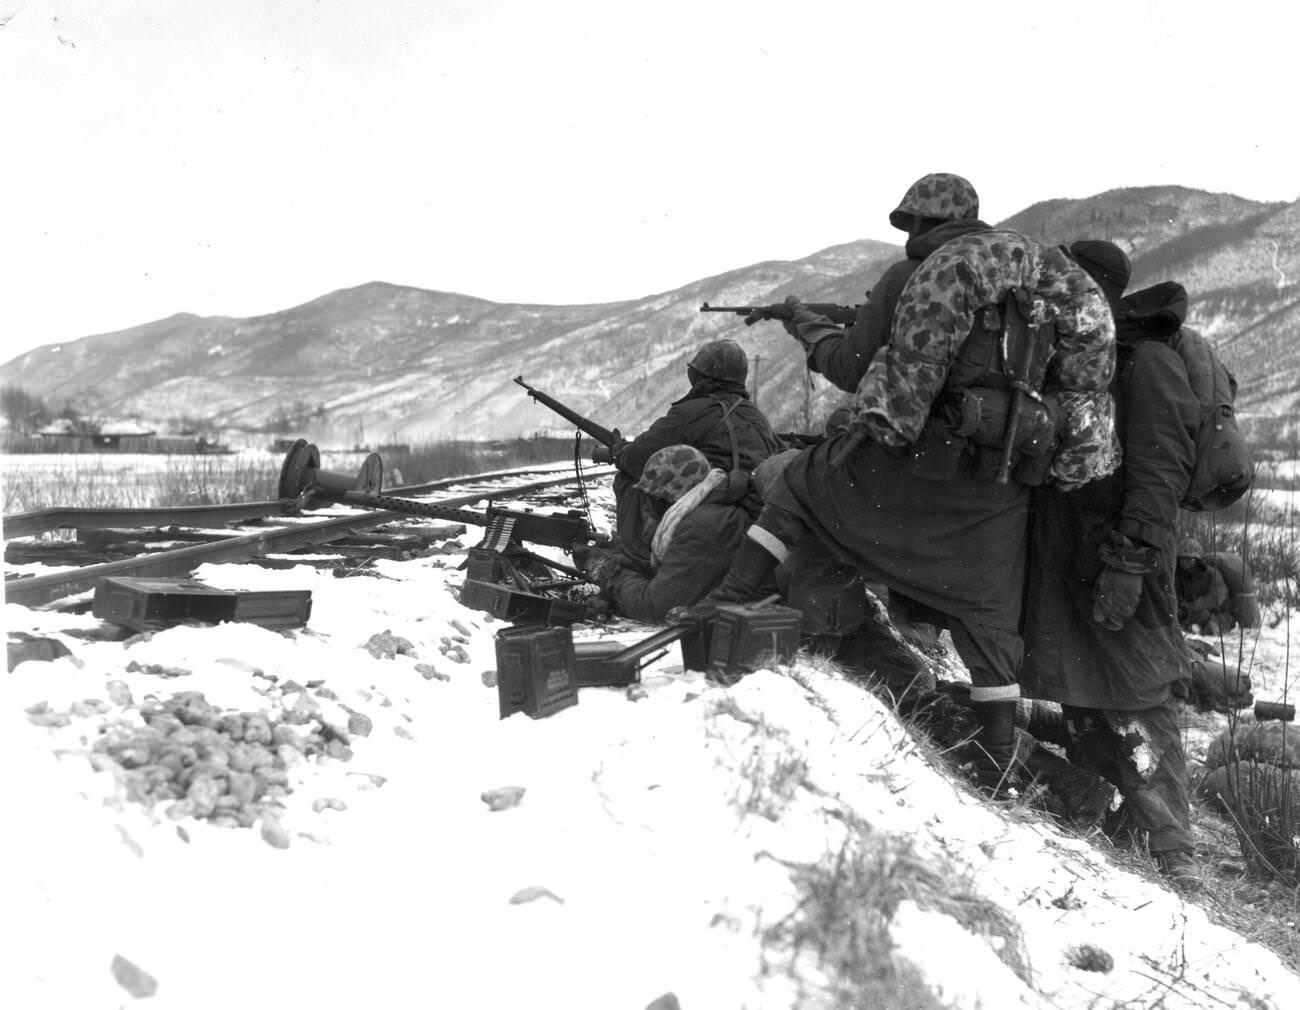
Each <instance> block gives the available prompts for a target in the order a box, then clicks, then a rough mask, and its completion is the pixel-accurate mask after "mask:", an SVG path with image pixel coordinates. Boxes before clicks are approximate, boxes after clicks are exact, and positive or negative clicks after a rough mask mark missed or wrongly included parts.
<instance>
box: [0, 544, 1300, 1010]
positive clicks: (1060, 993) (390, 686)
mask: <svg viewBox="0 0 1300 1010" xmlns="http://www.w3.org/2000/svg"><path fill="white" fill-rule="evenodd" d="M463 540H464V542H465V543H466V544H468V543H472V542H473V540H474V531H471V533H470V535H469V537H467V538H463ZM462 558H463V555H461V554H459V553H454V552H453V553H448V554H444V555H434V556H430V557H424V558H419V559H416V560H410V561H402V562H397V561H377V562H376V563H375V564H374V565H373V569H372V572H371V575H369V576H357V577H351V578H337V577H334V576H333V575H332V574H331V573H330V572H329V571H328V570H327V569H326V570H318V569H316V568H314V567H312V566H309V565H306V564H303V565H299V566H297V567H292V568H287V569H279V570H266V569H262V568H259V567H256V566H252V565H212V566H205V567H203V568H201V569H199V570H198V571H197V573H196V575H197V577H198V578H200V579H202V580H204V581H206V582H209V583H212V584H214V585H217V586H220V587H224V588H232V589H234V588H246V589H265V588H278V589H309V590H310V591H311V593H312V598H313V610H312V616H311V620H310V623H309V625H308V626H307V627H306V628H305V629H303V630H300V631H294V632H288V633H283V634H281V633H276V632H272V631H268V630H265V629H262V628H258V627H254V626H251V625H236V624H224V625H220V626H217V627H215V628H196V627H176V628H172V629H168V630H166V631H162V632H158V633H155V634H153V635H152V636H137V637H135V638H133V639H129V640H127V641H125V642H121V641H111V640H107V639H106V638H105V636H104V635H102V634H101V633H100V632H102V630H103V628H102V626H101V625H100V623H99V622H98V621H97V620H95V619H94V618H92V617H91V616H89V615H88V614H80V615H79V614H72V613H60V612H54V611H45V612H38V611H34V610H29V609H27V608H22V607H18V606H15V605H9V606H7V607H6V608H5V614H4V616H5V623H6V626H7V628H8V629H9V630H10V631H27V632H31V633H39V634H42V635H46V636H50V637H54V638H57V639H58V640H59V641H61V642H63V643H64V644H65V645H66V646H67V647H68V648H69V649H70V651H71V655H69V656H65V657H63V658H60V659H58V660H55V661H52V662H26V663H23V664H20V665H19V666H18V667H16V668H15V669H14V670H13V672H12V673H11V675H9V676H8V677H6V678H4V680H3V681H0V685H2V686H0V719H3V721H4V724H3V727H0V740H3V753H4V761H5V764H4V766H5V768H6V769H8V770H9V772H10V775H9V779H10V783H11V785H10V790H11V792H10V795H9V806H8V818H7V830H6V832H5V835H6V851H7V853H8V859H7V866H8V868H9V872H8V873H7V874H5V877H4V881H5V882H4V884H3V894H2V895H0V900H2V901H3V905H4V907H5V909H6V921H7V923H8V926H9V928H8V930H7V934H8V935H7V942H6V944H5V957H4V958H3V961H2V962H0V1003H3V1005H5V1006H10V1007H22V1008H30V1010H37V1008H71V1007H76V1008H80V1010H101V1008H102V1010H108V1008H118V1007H122V1006H126V1005H133V1004H134V1002H135V1000H134V999H133V998H132V997H135V998H137V999H147V1003H144V1004H142V1005H147V1006H150V1007H154V1008H157V1010H173V1008H174V1010H198V1008H207V1007H212V1008H218V1007H220V1008H230V1007H277V1008H280V1010H296V1008H304V1010H305V1008H312V1010H326V1008H333V1007H350V1008H358V1007H376V1008H377V1007H392V1008H397V1007H447V1008H453V1007H454V1008H457V1010H472V1008H482V1010H500V1008H516V1007H518V1008H523V1007H527V1008H531V1010H542V1008H554V1010H577V1008H591V1010H643V1008H651V1007H652V1008H654V1010H671V1008H680V1010H741V1008H745V1010H758V1008H790V1007H810V1008H811V1007H819V1008H820V1007H838V1006H860V1007H878V1006H879V1007H909V1008H910V1007H921V1008H931V1007H933V1008H939V1007H970V1008H974V1007H979V1006H983V1007H987V1008H998V1010H1002V1008H1010V1007H1042V1008H1080V1010H1082V1008H1084V1007H1100V1006H1104V1007H1112V1006H1115V1007H1118V1006H1125V1007H1156V1006H1159V1007H1163V1008H1166V1010H1175V1008H1191V1007H1209V1006H1214V1007H1237V1006H1242V1007H1247V1006H1248V1007H1255V1008H1265V1007H1268V1008H1275V1010H1285V1008H1293V1007H1297V1006H1300V978H1298V977H1297V976H1296V975H1294V974H1293V973H1292V972H1291V971H1289V970H1288V969H1287V968H1286V967H1285V966H1284V964H1283V963H1282V962H1281V961H1280V960H1279V959H1278V957H1277V956H1275V955H1274V954H1273V953H1271V952H1270V951H1268V950H1266V949H1264V948H1263V947H1260V946H1258V945H1255V944H1253V943H1250V942H1248V941H1246V940H1245V939H1243V938H1242V937H1241V936H1239V935H1237V934H1235V933H1232V932H1230V931H1228V930H1226V929H1224V928H1222V927H1220V926H1217V925H1213V924H1212V923H1211V922H1210V921H1209V919H1208V918H1207V915H1206V913H1205V911H1203V909H1202V908H1201V907H1199V906H1198V904H1196V900H1195V899H1190V900H1187V901H1184V899H1183V898H1181V897H1180V896H1179V895H1178V894H1177V893H1175V892H1174V891H1172V890H1169V889H1168V888H1166V887H1165V886H1163V885H1162V884H1161V883H1159V882H1156V881H1155V880H1154V878H1149V877H1144V876H1139V875H1136V874H1134V873H1131V872H1128V871H1126V870H1123V869H1121V868H1120V867H1119V866H1118V865H1117V864H1116V863H1114V862H1113V861H1112V860H1111V859H1110V858H1109V856H1108V855H1107V853H1106V852H1105V851H1103V849H1101V848H1099V847H1098V846H1097V845H1096V844H1094V843H1093V842H1090V841H1088V840H1085V839H1081V838H1078V837H1073V836H1071V835H1068V834H1066V833H1064V832H1063V831H1061V830H1059V829H1058V828H1056V827H1055V826H1053V825H1052V824H1051V823H1050V822H1048V821H1045V820H1043V819H1041V818H1040V817H1038V816H1037V815H1033V814H1031V813H1029V812H1026V811H1023V810H1019V809H1011V810H1008V809H1006V808H1004V807H999V806H996V805H993V804H990V803H988V802H986V801H983V800H981V799H979V798H977V797H976V796H975V795H973V794H972V793H971V792H970V791H969V790H968V789H967V787H966V786H965V785H964V784H961V783H958V782H955V781H954V780H953V778H952V777H951V775H950V773H949V772H948V771H946V769H945V768H944V766H943V765H942V762H940V761H938V760H937V759H936V758H935V757H933V756H932V755H930V754H929V753H928V752H927V750H926V749H925V748H924V747H922V746H920V745H918V744H917V743H916V742H915V741H914V740H913V739H912V738H911V737H910V736H909V735H908V733H907V731H906V730H905V729H904V728H903V727H902V726H901V724H900V723H899V722H898V720H897V719H896V717H895V715H894V713H893V712H892V710H891V709H890V708H889V707H887V706H885V705H884V704H882V703H881V702H880V701H879V700H877V698H876V697H874V696H873V695H871V694H869V693H868V692H866V691H864V690H863V689H862V688H861V687H859V686H857V685H855V684H853V683H851V682H849V681H847V680H845V679H844V678H843V677H842V676H840V675H839V674H838V672H837V671H836V670H835V669H834V668H833V667H830V666H828V665H826V664H825V663H822V662H821V661H817V660H813V659H810V658H801V659H800V660H799V661H798V662H796V663H795V664H793V665H791V666H788V667H787V666H780V667H778V668H776V669H772V670H766V671H760V672H758V673H755V674H752V675H750V676H749V677H747V678H745V679H743V680H742V681H741V682H740V683H738V684H737V685H735V686H733V687H730V688H727V687H721V686H718V685H715V684H711V683H709V682H708V681H706V680H705V679H704V677H703V675H702V674H700V673H697V672H691V671H684V670H683V669H682V668H681V661H680V655H679V654H678V653H677V652H676V651H675V650H674V651H671V652H670V653H669V654H668V655H666V656H664V657H663V658H662V659H660V660H658V661H657V662H656V663H655V664H654V665H653V666H652V667H651V668H649V669H648V670H647V671H646V673H645V676H644V679H643V683H642V684H641V685H640V686H638V687H633V688H629V689H626V690H623V689H612V688H587V689H583V690H582V691H581V692H580V699H579V703H578V704H577V705H576V706H574V707H570V708H567V709H565V710H563V711H561V712H559V713H557V714H555V715H553V716H551V717H549V718H546V719H539V720H532V719H529V718H528V717H526V716H525V715H522V714H516V715H512V716H510V717H509V718H507V719H504V720H501V719H499V718H498V699H497V690H496V688H495V687H494V686H493V685H494V683H495V654H494V641H493V635H494V632H496V631H497V630H499V629H500V628H502V627H503V625H502V624H501V623H500V622H498V621H495V620H494V619H492V618H490V617H487V616H486V615H484V614H483V613H480V612H478V611H473V610H467V609H465V608H463V607H462V606H461V605H460V604H459V603H458V602H457V598H456V590H457V588H458V586H459V584H460V581H461V579H462V573H461V572H460V571H458V570H457V565H458V564H459V563H460V561H461V560H462ZM1290 626H1291V622H1283V623H1282V624H1280V625H1279V627H1278V628H1274V629H1266V630H1265V631H1264V632H1262V633H1261V634H1260V637H1259V640H1258V642H1257V643H1252V647H1253V649H1254V654H1255V667H1256V672H1255V677H1256V687H1257V692H1258V693H1259V694H1260V696H1261V697H1274V696H1276V695H1275V693H1273V692H1271V690H1270V689H1271V688H1274V687H1276V683H1270V681H1271V680H1272V679H1274V678H1280V677H1281V676H1282V671H1283V670H1284V669H1285V657H1286V654H1287V649H1288V646H1289V647H1290V648H1293V649H1294V648H1297V647H1300V631H1298V632H1297V633H1296V635H1297V640H1296V641H1294V642H1291V643H1288V642H1287V641H1286V634H1287V633H1288V629H1289V628H1290ZM643 633H645V632H641V631H624V632H621V633H620V634H621V635H622V636H623V637H625V638H626V639H627V640H629V641H632V640H635V639H636V638H637V637H639V635H640V634H643ZM583 634H587V635H597V634H600V632H598V631H596V630H594V629H587V630H586V631H584V632H583ZM181 692H200V693H201V694H202V699H196V698H195V696H194V695H186V696H180V693H181ZM178 696H179V697H178ZM182 709H184V713H185V714H186V719H189V720H191V721H189V722H187V721H186V720H185V719H182V720H180V722H176V723H172V724H171V725H170V728H171V737H170V740H169V742H167V743H166V746H165V747H163V751H162V752H161V753H162V757H161V758H160V756H159V754H160V752H159V750H158V746H159V737H160V734H161V732H162V731H161V730H160V727H162V726H164V723H165V721H164V720H160V719H159V718H158V713H159V712H160V711H166V712H169V713H172V714H178V713H181V711H182ZM259 714H261V715H264V716H265V720H264V724H265V726H266V734H265V741H266V744H265V746H263V747H262V748H261V749H260V750H258V749H257V748H255V747H254V746H253V745H254V736H255V734H254V732H253V727H254V725H255V724H256V725H257V726H258V727H259V733H260V727H261V726H262V725H263V722H260V721H258V720H259V719H260V718H261V716H260V715H259ZM146 715H149V716H150V719H152V721H147V720H146ZM223 718H224V719H225V720H226V721H224V722H223V721H221V719H223ZM231 720H233V722H232V721H231ZM182 724H183V725H182ZM214 725H215V726H217V727H222V729H221V731H220V732H219V731H218V730H216V729H213V726H214ZM234 725H238V727H239V731H238V733H237V734H235V735H236V736H238V737H239V738H240V739H241V740H242V743H241V745H240V747H236V746H235V744H234V743H232V742H231V736H230V734H231V733H233V732H234V731H233V730H231V729H230V727H231V726H234ZM205 727H206V728H205ZM151 733H152V736H151V735H150V734H151ZM222 733H225V736H224V737H223V736H222ZM177 734H179V735H177ZM219 738H220V740H221V741H223V742H222V743H221V745H220V746H217V745H216V744H215V743H214V741H217V740H218V739H219ZM151 741H152V742H151ZM150 746H152V747H153V751H151V752H149V753H147V754H144V755H142V754H141V753H140V751H139V748H140V747H144V748H145V750H146V751H149V747H150ZM167 747H173V748H184V747H190V748H193V754H191V755H189V756H188V757H177V758H176V759H177V760H190V761H195V760H197V761H201V762H202V761H207V762H210V763H211V765H212V777H214V778H221V777H227V778H230V779H231V781H233V780H234V775H235V772H236V771H237V768H236V765H237V759H236V754H239V755H241V756H242V758H241V759H248V758H249V755H250V754H253V753H254V751H256V753H258V754H261V755H262V757H261V758H258V759H256V760H252V761H251V765H252V771H251V772H249V773H247V774H249V778H245V779H240V781H241V782H242V783H244V785H245V786H247V787H248V790H249V791H248V792H247V793H246V794H245V795H244V796H243V797H242V798H241V799H236V800H230V799H219V798H217V797H216V793H214V792H212V791H211V790H210V789H206V788H197V789H196V788H195V787H193V786H191V788H190V791H189V795H188V796H187V797H186V799H184V800H179V801H177V800H160V801H158V802H156V803H154V804H153V805H152V806H151V807H150V806H148V805H146V804H143V803H141V802H138V801H137V800H136V799H134V798H133V797H140V796H144V795H147V794H148V792H149V790H150V789H151V788H153V787H154V786H156V785H157V784H158V778H157V775H158V774H164V773H158V772H156V771H153V772H151V771H149V769H156V768H158V767H160V766H161V767H165V765H166V761H165V760H163V758H166V757H167V753H168V752H167V750H166V748H167ZM205 747H206V748H208V749H207V750H206V751H205V749H204V748H205ZM177 753H179V752H177ZM132 755H134V757H133V756H132ZM155 762H156V763H155ZM223 768H224V769H225V771H224V772H222V771H221V769H223ZM97 769H98V770H97ZM132 769H134V770H132ZM150 775H153V776H154V778H152V779H151V778H150ZM15 792H16V795H15ZM233 792H234V790H231V793H227V794H226V795H227V796H230V795H231V794H232V793H233ZM259 793H260V797H259ZM277 794H278V795H277ZM222 811H225V812H224V813H223V812H222ZM205 814H206V815H207V816H203V815H205ZM196 815H200V816H196ZM241 825H245V826H241Z"/></svg>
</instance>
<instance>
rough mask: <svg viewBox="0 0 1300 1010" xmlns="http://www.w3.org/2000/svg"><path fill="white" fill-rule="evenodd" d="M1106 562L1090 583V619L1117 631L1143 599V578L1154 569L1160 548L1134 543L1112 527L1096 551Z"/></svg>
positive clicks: (1135, 610)
mask: <svg viewBox="0 0 1300 1010" xmlns="http://www.w3.org/2000/svg"><path fill="white" fill-rule="evenodd" d="M1098 553H1099V554H1100V556H1101V562H1102V564H1103V565H1104V566H1105V567H1104V568H1102V570H1101V574H1100V575H1098V576H1097V581H1096V583H1094V584H1093V587H1092V619H1093V620H1094V621H1096V622H1097V623H1098V624H1100V625H1102V626H1103V627H1105V628H1107V629H1109V630H1110V631H1119V630H1120V628H1122V627H1124V622H1125V621H1127V620H1128V619H1129V618H1130V617H1132V616H1133V615H1134V614H1135V613H1136V612H1137V608H1138V603H1139V601H1141V599H1142V579H1143V577H1144V576H1145V575H1146V574H1147V573H1148V572H1152V571H1155V568H1156V565H1157V563H1158V562H1159V558H1160V555H1159V552H1158V551H1157V550H1156V549H1155V548H1154V547H1149V546H1146V545H1143V544H1138V543H1134V542H1133V541H1132V540H1130V539H1129V538H1128V537H1126V536H1124V534H1122V533H1120V532H1119V531H1118V530H1111V532H1110V535H1109V536H1108V537H1107V539H1106V542H1105V543H1104V544H1102V545H1101V550H1100V551H1099V552H1098Z"/></svg>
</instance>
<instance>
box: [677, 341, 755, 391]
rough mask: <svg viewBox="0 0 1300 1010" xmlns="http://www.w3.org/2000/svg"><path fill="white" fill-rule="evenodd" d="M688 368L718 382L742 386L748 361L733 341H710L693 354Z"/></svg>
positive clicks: (747, 372) (746, 374)
mask: <svg viewBox="0 0 1300 1010" xmlns="http://www.w3.org/2000/svg"><path fill="white" fill-rule="evenodd" d="M690 367H691V368H693V369H695V371H697V372H699V373H700V374H701V375H706V376H708V377H709V378H710V379H717V380H718V381H719V382H739V383H742V384H743V383H744V381H745V378H746V377H747V376H748V375H749V359H748V358H746V357H745V352H744V351H742V350H741V349H740V345H739V344H738V343H736V342H735V341H734V340H710V341H709V342H708V343H707V344H705V345H704V346H703V347H701V348H700V349H699V350H698V351H696V352H695V357H693V358H691V360H690Z"/></svg>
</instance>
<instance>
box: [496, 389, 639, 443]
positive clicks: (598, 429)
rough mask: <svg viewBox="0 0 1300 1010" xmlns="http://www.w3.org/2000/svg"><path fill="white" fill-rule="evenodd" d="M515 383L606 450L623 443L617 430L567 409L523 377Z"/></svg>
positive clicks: (569, 408) (570, 408)
mask: <svg viewBox="0 0 1300 1010" xmlns="http://www.w3.org/2000/svg"><path fill="white" fill-rule="evenodd" d="M515 382H517V383H518V384H519V385H521V386H523V387H524V389H525V390H527V391H528V395H529V396H531V397H532V398H533V399H534V400H536V401H537V402H538V403H540V404H541V405H542V406H544V407H550V408H551V410H553V411H555V412H556V413H557V414H559V415H560V416H561V417H562V418H564V419H565V420H566V421H569V422H570V423H572V424H573V425H574V427H576V428H577V429H578V430H579V431H582V432H585V433H586V434H588V435H590V436H591V437H592V438H594V439H595V440H596V441H597V442H599V443H600V444H601V445H603V446H605V448H607V449H613V448H614V447H615V446H617V445H618V444H619V443H620V442H622V441H623V436H622V435H620V434H619V431H618V429H617V428H613V429H610V428H604V427H602V426H601V425H599V424H597V423H596V422H595V421H593V420H591V419H590V418H588V417H585V416H583V415H582V414H579V413H578V412H577V411H576V410H574V409H573V408H572V407H566V406H565V405H564V404H562V403H561V402H560V401H559V400H557V399H555V397H553V396H548V395H547V394H546V393H543V392H542V391H541V390H540V389H534V388H533V387H532V386H530V385H528V383H526V382H525V381H524V377H523V376H522V375H516V376H515Z"/></svg>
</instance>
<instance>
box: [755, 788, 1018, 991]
mask: <svg viewBox="0 0 1300 1010" xmlns="http://www.w3.org/2000/svg"><path fill="white" fill-rule="evenodd" d="M842 819H843V821H844V826H845V834H844V840H843V843H842V844H841V846H840V847H839V850H838V851H836V852H833V853H830V854H828V855H827V856H826V858H824V859H823V860H822V861H820V862H818V863H815V864H812V865H791V866H789V869H790V871H791V877H792V879H793V881H794V883H795V885H796V887H797V889H798V893H799V896H800V897H799V901H798V904H797V905H796V907H795V909H794V910H793V911H792V912H791V913H790V914H789V915H787V916H786V917H785V918H784V919H782V920H781V921H780V922H778V923H776V924H775V925H773V926H771V927H769V928H768V930H767V932H766V935H765V937H764V941H765V943H766V944H767V945H768V946H769V948H776V949H780V950H783V951H788V953H789V956H790V958H791V960H792V961H793V960H795V959H797V958H799V957H800V956H801V955H805V954H811V955H812V956H813V957H815V958H816V961H817V964H818V966H819V967H820V969H821V970H822V972H824V973H825V976H826V978H827V979H828V982H829V985H830V989H831V993H832V999H833V1000H834V1002H833V1003H832V1004H831V1005H833V1006H835V1007H841V1008H845V1010H848V1008H857V1007H872V1008H877V1007H879V1008H882V1010H932V1008H934V1010H938V1008H943V1007H946V1006H947V1004H946V1003H943V1002H942V1001H940V1000H939V999H938V998H937V997H936V996H935V995H934V994H933V993H932V992H931V991H930V990H929V989H928V988H927V986H926V985H925V983H924V981H923V979H921V978H920V977H919V976H918V974H917V972H916V971H915V969H914V968H912V967H911V966H910V965H907V964H906V963H900V962H899V961H897V960H896V959H895V958H893V957H892V956H891V953H890V951H891V949H892V946H893V944H892V941H891V939H890V934H889V924H890V920H891V919H892V917H893V915H894V913H895V912H896V911H897V909H898V907H899V905H900V903H901V902H903V901H904V900H910V901H913V902H915V903H916V904H917V905H918V906H919V907H921V908H922V909H925V910H927V911H934V912H938V913H941V914H944V915H947V916H949V917H951V918H952V919H954V920H955V921H956V922H957V923H959V924H960V925H961V926H963V927H964V928H965V929H966V930H967V931H969V932H971V933H972V934H974V935H976V936H983V937H985V938H988V939H991V940H992V941H993V942H992V943H991V944H990V946H991V947H992V948H993V949H995V950H996V951H997V952H998V957H999V958H1000V959H1001V960H1002V961H1003V963H1004V964H1006V965H1007V967H1009V968H1010V969H1011V970H1012V971H1013V972H1015V974H1016V975H1017V976H1019V977H1020V978H1021V979H1022V980H1023V981H1025V982H1026V983H1027V984H1028V983H1029V982H1030V971H1029V966H1028V963H1027V961H1026V958H1025V953H1024V943H1023V939H1022V937H1021V936H1020V932H1019V928H1018V926H1017V925H1016V923H1015V920H1014V919H1013V918H1012V917H1011V916H1010V915H1009V914H1008V913H1006V912H1004V911H1003V910H1002V909H1001V908H999V907H998V906H997V905H995V904H993V903H992V902H990V901H988V900H987V899H985V898H982V897H980V896H979V895H978V894H976V893H975V891H974V890H973V889H971V887H970V886H969V883H968V882H967V881H966V880H965V878H964V877H963V875H962V874H960V873H958V872H957V871H956V869H955V867H953V866H951V865H947V864H945V862H944V861H943V860H942V859H940V858H936V857H933V856H926V855H922V854H921V853H918V852H917V851H916V850H915V848H914V847H913V844H912V842H911V840H910V839H907V838H902V837H899V836H897V835H891V834H888V833H886V832H881V831H876V830H874V829H873V828H872V827H871V825H869V824H868V823H866V822H865V821H864V820H862V819H860V818H858V817H856V816H855V815H853V814H852V813H846V814H843V815H842Z"/></svg>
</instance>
